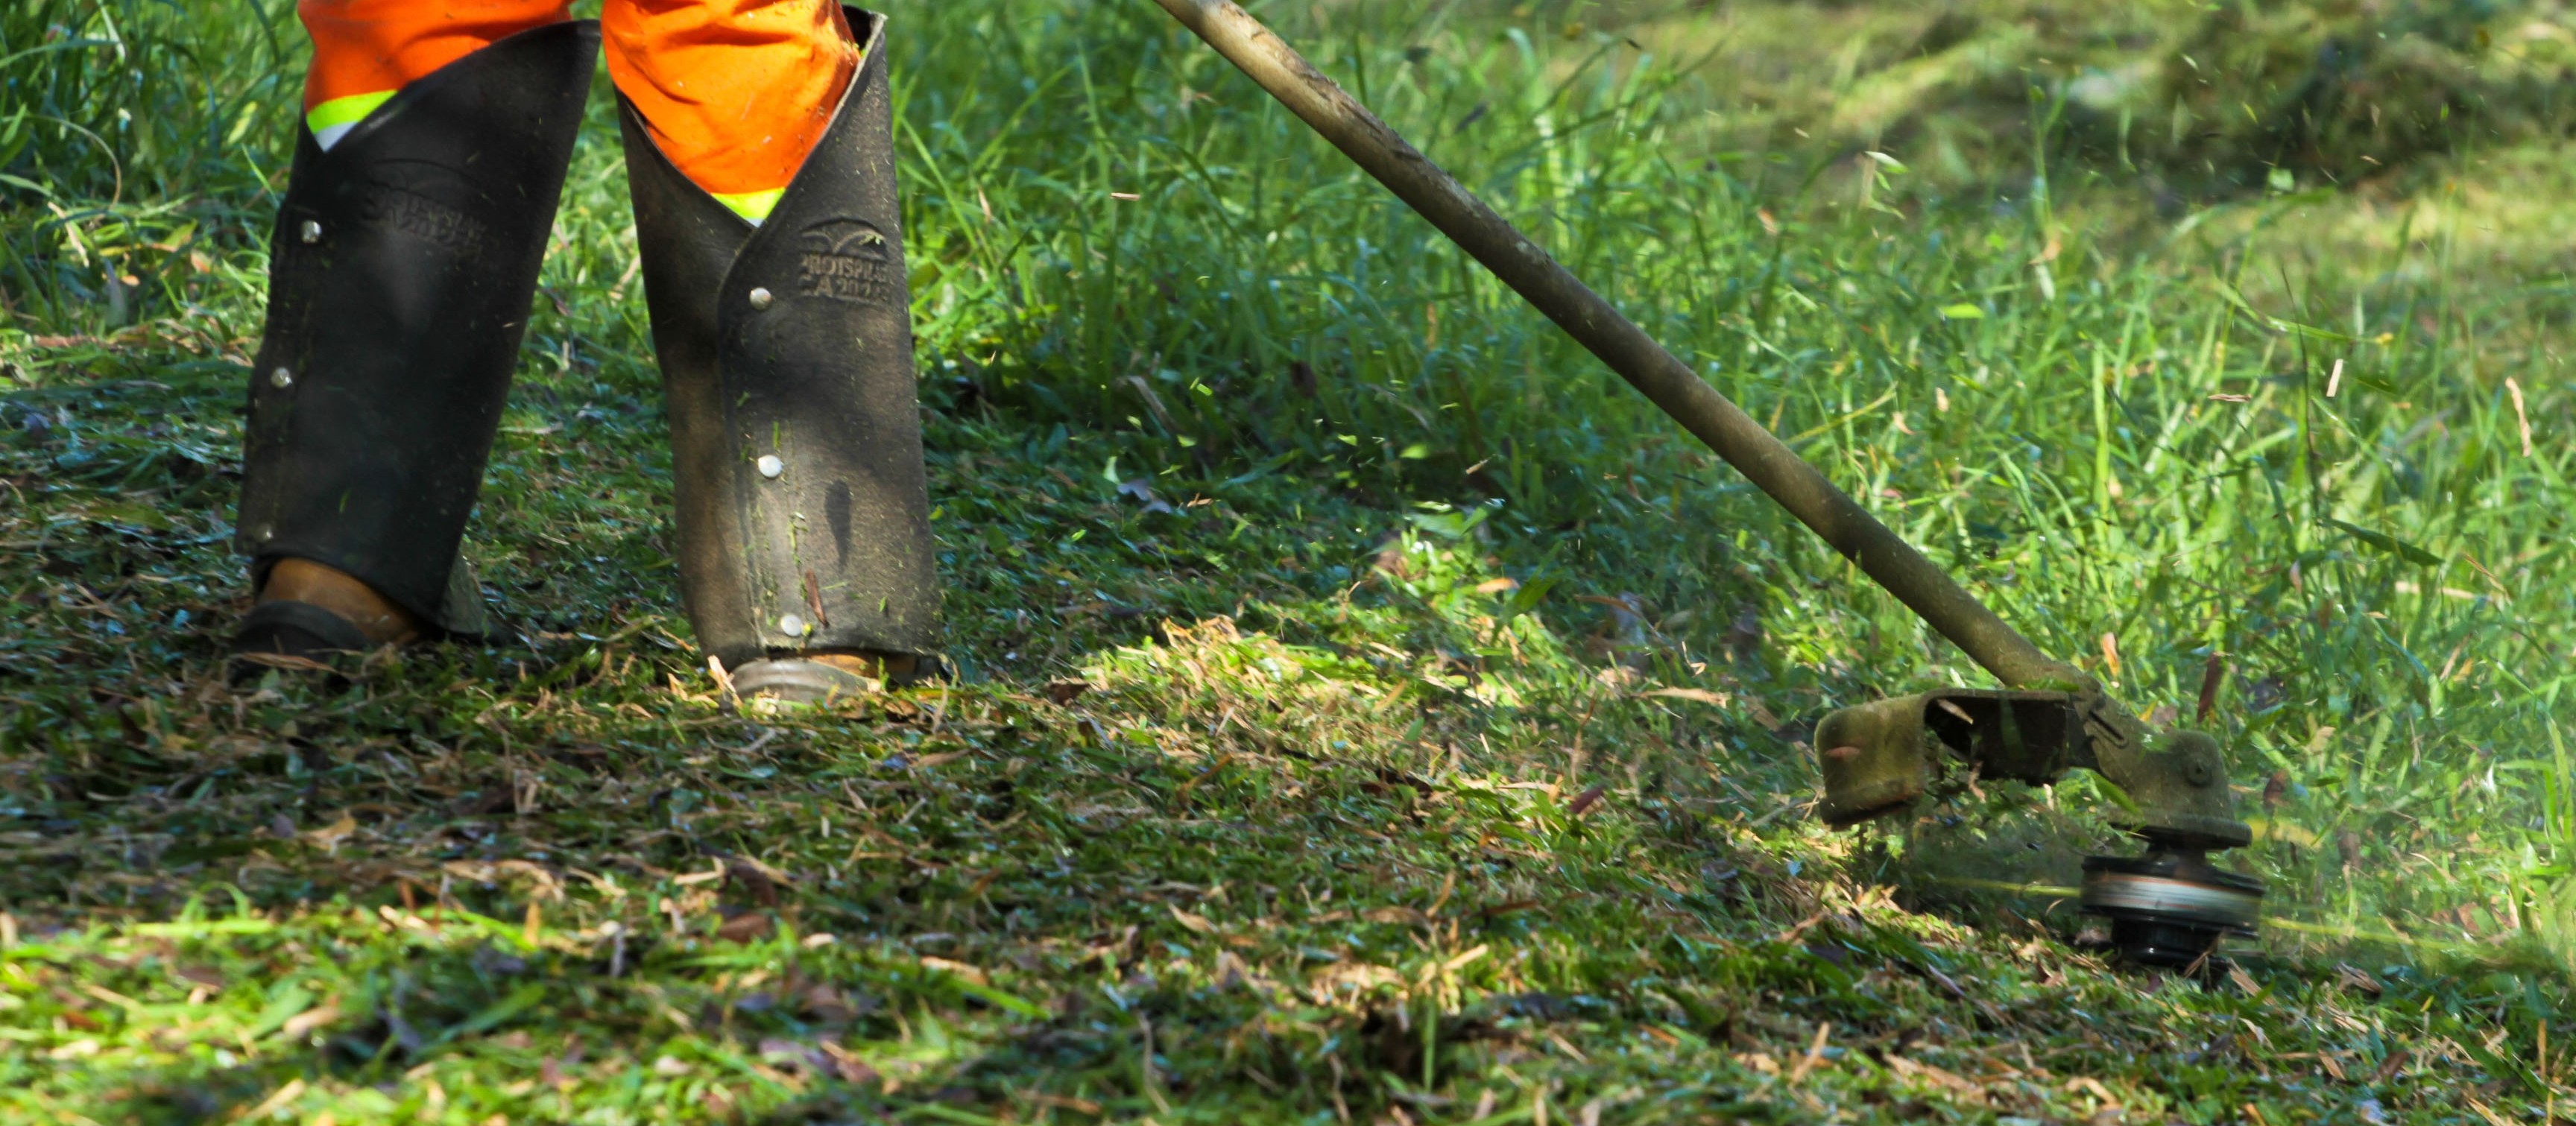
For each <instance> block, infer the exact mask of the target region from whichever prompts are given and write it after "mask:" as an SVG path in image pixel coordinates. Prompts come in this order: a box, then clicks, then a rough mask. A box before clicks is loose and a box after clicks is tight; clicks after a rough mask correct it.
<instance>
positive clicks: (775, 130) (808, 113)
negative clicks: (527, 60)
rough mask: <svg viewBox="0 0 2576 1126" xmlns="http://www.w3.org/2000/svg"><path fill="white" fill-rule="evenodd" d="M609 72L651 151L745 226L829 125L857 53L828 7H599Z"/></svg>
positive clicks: (813, 1) (786, 0) (721, 3)
mask: <svg viewBox="0 0 2576 1126" xmlns="http://www.w3.org/2000/svg"><path fill="white" fill-rule="evenodd" d="M600 30H601V33H602V34H603V36H604V37H605V38H606V39H607V41H608V76H609V78H611V79H612V80H614V81H615V82H616V83H617V90H618V92H619V93H621V94H623V95H625V97H626V101H627V103H628V104H629V105H632V106H633V107H635V111H636V112H637V113H638V114H640V115H642V117H643V120H644V125H645V130H646V133H647V134H648V135H649V136H651V138H652V139H653V143H654V147H656V148H658V149H660V150H661V152H662V155H663V156H664V157H665V158H667V159H668V160H670V162H671V163H672V165H673V166H674V167H676V168H678V169H679V170H680V172H681V173H682V174H683V175H686V176H687V177H688V178H689V179H690V181H692V182H694V183H695V184H697V186H698V187H699V188H701V189H704V190H705V191H706V192H707V193H708V194H709V195H712V196H714V197H715V198H716V200H717V202H720V203H722V204H724V205H725V206H726V207H728V208H730V209H732V210H733V211H734V213H736V214H738V215H741V216H742V217H743V218H745V219H748V220H750V221H752V222H754V223H758V222H760V221H761V220H762V219H763V218H766V217H767V216H768V214H769V211H770V209H771V208H773V207H775V206H777V204H778V197H779V193H780V192H782V191H784V190H785V189H786V187H787V182H788V181H789V180H792V179H794V178H795V176H796V170H797V169H798V168H800V167H802V166H803V165H804V163H805V155H806V154H807V153H808V152H811V151H812V150H813V148H814V145H815V142H817V141H819V140H821V139H822V137H823V133H824V131H825V130H826V129H828V128H830V127H831V124H832V113H833V111H834V110H835V109H838V108H839V106H840V104H841V93H842V91H843V90H845V89H847V88H848V87H849V84H850V76H851V75H852V74H854V73H856V72H857V70H858V63H859V53H860V48H859V45H858V44H857V43H855V42H853V41H852V39H851V35H850V28H849V23H848V21H847V19H846V17H844V16H843V14H842V11H841V7H840V5H839V4H836V3H831V2H829V0H609V2H608V5H607V8H606V10H605V11H603V12H602V13H601V14H600Z"/></svg>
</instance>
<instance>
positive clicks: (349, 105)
mask: <svg viewBox="0 0 2576 1126" xmlns="http://www.w3.org/2000/svg"><path fill="white" fill-rule="evenodd" d="M396 92H397V91H393V90H382V91H378V92H376V93H373V94H352V95H350V96H348V97H345V98H333V99H331V100H330V101H327V102H324V103H322V104H321V105H318V106H315V107H313V108H312V109H309V110H306V111H304V127H305V128H307V129H310V130H312V131H313V133H314V135H315V136H320V135H321V134H323V133H325V132H327V131H329V130H331V129H332V128H334V127H337V128H339V130H340V131H341V132H343V133H345V132H348V127H349V126H352V125H356V124H357V123H359V122H361V121H365V120H366V119H367V115H368V114H371V113H374V112H376V107H377V106H380V105H383V104H385V103H386V102H390V101H392V100H393V98H394V94H395V93H396Z"/></svg>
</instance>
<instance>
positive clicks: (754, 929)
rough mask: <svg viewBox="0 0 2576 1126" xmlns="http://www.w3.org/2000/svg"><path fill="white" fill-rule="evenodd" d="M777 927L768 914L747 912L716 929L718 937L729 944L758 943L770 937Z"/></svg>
mask: <svg viewBox="0 0 2576 1126" xmlns="http://www.w3.org/2000/svg"><path fill="white" fill-rule="evenodd" d="M775 925H776V924H774V923H772V922H771V921H770V918H769V913H768V912H766V911H747V912H744V913H743V914H740V915H736V916H734V917H733V918H730V919H727V920H725V921H724V925H723V926H720V927H717V928H716V937H717V938H721V939H723V940H725V941H727V942H756V941H758V940H760V939H763V938H767V937H769V932H770V930H771V928H772V927H774V926H775Z"/></svg>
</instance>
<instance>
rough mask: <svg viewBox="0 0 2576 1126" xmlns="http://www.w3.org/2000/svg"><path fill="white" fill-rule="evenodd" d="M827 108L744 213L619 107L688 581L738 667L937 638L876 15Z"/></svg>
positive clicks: (722, 651) (704, 632) (703, 631)
mask: <svg viewBox="0 0 2576 1126" xmlns="http://www.w3.org/2000/svg"><path fill="white" fill-rule="evenodd" d="M846 11H847V12H848V15H849V24H850V27H851V28H852V29H853V30H854V31H855V32H856V33H857V34H858V38H859V41H860V44H861V45H862V46H863V47H864V48H865V51H866V54H865V56H864V57H863V59H862V61H861V64H860V67H859V71H858V73H857V75H856V76H855V77H853V78H852V79H851V81H850V87H849V90H848V91H847V92H846V93H845V94H843V95H842V101H841V104H840V106H839V107H838V109H837V110H836V112H835V114H834V117H833V121H832V125H831V127H830V129H829V130H827V131H826V132H825V134H824V135H823V138H822V140H821V141H820V142H819V143H818V144H817V145H816V146H815V148H814V151H813V153H812V155H810V156H808V157H806V159H805V165H804V167H803V168H802V169H800V170H799V171H798V172H797V174H796V178H795V180H794V182H792V183H790V184H789V185H788V186H787V191H786V194H785V196H783V197H782V198H781V199H780V200H779V201H778V204H777V206H776V207H775V208H774V209H773V210H772V211H771V212H770V214H769V217H768V218H767V219H766V220H764V221H763V222H762V223H761V224H759V225H758V226H754V225H753V224H751V223H750V222H748V221H746V220H744V219H743V218H742V217H740V216H738V215H736V214H735V213H734V212H733V211H732V210H730V209H728V208H726V207H725V206H724V205H723V204H720V203H718V202H716V200H715V199H714V198H713V197H711V196H709V195H708V194H707V193H706V192H704V191H702V190H700V189H699V188H698V186H697V185H696V184H694V183H692V182H690V180H689V179H688V178H687V177H686V176H684V175H682V174H681V172H680V171H679V170H678V169H677V168H675V167H673V166H672V164H671V162H670V160H669V159H667V158H666V157H664V156H663V155H662V152H661V150H660V149H659V148H657V147H656V146H655V145H654V143H653V140H652V134H651V129H650V127H649V126H648V125H647V124H646V123H645V121H644V120H643V118H642V116H641V115H640V114H638V113H637V112H636V110H635V107H633V106H632V105H623V106H622V112H621V113H620V115H619V121H620V123H621V125H622V126H623V131H624V135H625V139H626V168H627V173H626V174H627V179H628V182H629V183H630V185H631V186H632V191H633V193H634V200H635V230H636V237H637V241H638V242H639V244H640V247H641V250H642V252H643V259H644V289H645V295H646V300H647V302H648V303H649V304H650V306H651V309H652V314H653V344H654V348H655V350H656V352H657V353H658V354H659V356H660V359H661V365H662V386H663V391H664V396H665V400H666V404H665V405H666V409H667V410H668V411H669V413H670V419H671V442H672V447H673V459H672V462H673V465H672V468H673V476H674V478H675V480H674V482H673V485H674V491H675V492H676V494H677V497H676V499H677V503H678V517H679V555H680V582H681V588H682V593H683V596H684V598H685V600H686V601H687V604H688V610H689V619H690V621H691V623H692V624H694V625H695V626H696V628H697V633H698V644H699V645H700V646H701V647H703V648H704V649H705V650H706V651H707V652H708V653H710V654H712V655H714V656H716V657H718V658H720V659H721V660H723V661H724V663H725V664H726V665H728V666H733V667H740V666H742V665H744V664H747V663H750V662H754V661H759V660H762V659H764V658H767V657H770V656H773V655H779V654H788V653H798V652H816V651H827V650H830V651H867V652H876V653H886V654H928V653H930V652H931V651H932V649H933V647H934V646H935V644H936V641H937V633H936V624H935V619H936V614H937V611H938V606H939V589H938V578H937V574H936V570H935V562H934V559H933V556H932V551H931V538H930V517H929V508H930V503H929V489H928V486H927V484H926V482H925V480H924V476H923V470H922V454H921V416H920V407H919V405H918V402H917V401H916V398H915V385H914V373H913V367H912V326H911V309H910V298H909V292H908V288H907V285H906V281H905V273H904V261H903V240H902V234H901V230H900V227H899V224H898V205H897V200H896V194H895V162H894V142H893V113H892V106H891V102H890V100H889V98H888V95H887V89H886V58H885V54H886V53H885V18H884V17H883V16H879V15H876V14H874V13H870V12H862V11H859V10H857V9H847V10H846Z"/></svg>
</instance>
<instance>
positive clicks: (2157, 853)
mask: <svg viewBox="0 0 2576 1126" xmlns="http://www.w3.org/2000/svg"><path fill="white" fill-rule="evenodd" d="M2081 902H2082V904H2083V907H2084V913H2085V914H2088V915H2099V916H2102V917H2104V918H2107V919H2109V920H2111V945H2112V947H2113V948H2115V949H2116V950H2118V951H2119V953H2120V956H2121V957H2123V958H2126V959H2128V960H2130V961H2134V962H2138V963H2141V964H2144V965H2150V966H2163V967H2167V968H2171V969H2192V968H2195V967H2197V968H2200V969H2204V970H2207V969H2218V968H2222V967H2224V966H2225V965H2226V961H2225V960H2224V959H2221V958H2219V957H2218V956H2217V950H2218V944H2219V940H2221V939H2223V938H2225V937H2227V936H2229V935H2235V936H2238V937H2240V938H2252V937H2254V926H2255V924H2256V923H2257V922H2259V921H2261V919H2262V917H2263V881H2261V880H2258V879H2255V878H2254V877H2252V876H2245V875H2239V874H2237V873H2235V872H2229V871H2226V870H2224V869H2221V868H2217V867H2214V866H2212V865H2211V864H2210V863H2209V859H2208V857H2207V856H2206V855H2204V854H2203V853H2202V852H2200V851H2199V850H2197V849H2172V848H2165V847H2162V846H2157V847H2153V848H2150V849H2149V850H2148V852H2147V854H2146V855H2145V856H2136V857H2129V856H2088V857H2085V858H2084V890H2083V896H2082V899H2081Z"/></svg>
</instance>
